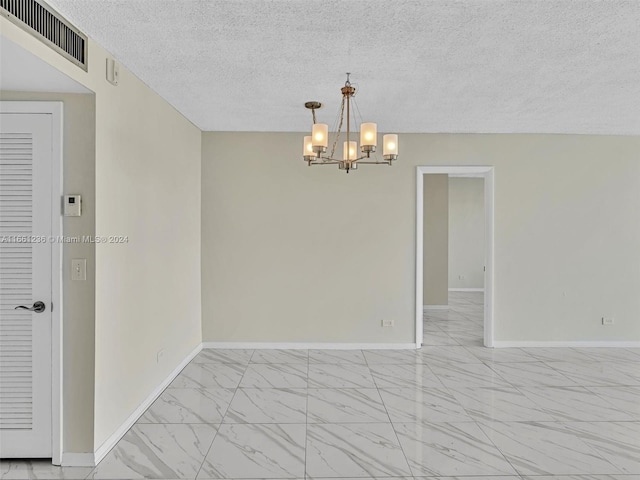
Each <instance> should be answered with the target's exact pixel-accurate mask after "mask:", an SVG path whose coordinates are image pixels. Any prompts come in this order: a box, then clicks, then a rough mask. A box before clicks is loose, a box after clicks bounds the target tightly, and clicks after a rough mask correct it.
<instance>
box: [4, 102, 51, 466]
mask: <svg viewBox="0 0 640 480" xmlns="http://www.w3.org/2000/svg"><path fill="white" fill-rule="evenodd" d="M0 113H15V114H30V113H32V114H45V115H51V162H52V165H51V236H52V237H54V238H56V239H59V238H61V237H62V232H63V229H62V220H63V218H62V198H63V197H62V195H63V165H62V158H63V114H64V107H63V103H62V102H43V101H0ZM50 244H51V302H52V307H51V322H52V323H51V455H52V457H51V463H53V464H54V465H60V464H61V463H62V448H63V428H62V421H63V416H62V413H63V403H62V402H63V387H62V372H63V369H62V367H63V363H62V362H63V355H62V352H63V350H62V348H63V345H62V329H63V325H62V320H63V304H62V298H63V297H62V288H63V284H62V271H63V270H62V247H63V243H62V242H58V241H53V242H50Z"/></svg>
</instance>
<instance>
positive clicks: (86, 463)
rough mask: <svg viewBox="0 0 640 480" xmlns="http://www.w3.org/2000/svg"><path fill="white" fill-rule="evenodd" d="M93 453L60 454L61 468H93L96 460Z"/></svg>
mask: <svg viewBox="0 0 640 480" xmlns="http://www.w3.org/2000/svg"><path fill="white" fill-rule="evenodd" d="M95 458H96V457H95V455H94V454H93V453H70V452H63V453H62V466H63V467H95V466H96V460H95Z"/></svg>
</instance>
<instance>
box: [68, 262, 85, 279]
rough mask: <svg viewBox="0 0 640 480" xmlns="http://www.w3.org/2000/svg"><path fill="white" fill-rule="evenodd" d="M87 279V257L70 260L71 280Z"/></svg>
mask: <svg viewBox="0 0 640 480" xmlns="http://www.w3.org/2000/svg"><path fill="white" fill-rule="evenodd" d="M86 279H87V259H86V258H74V259H73V260H71V280H79V281H84V280H86Z"/></svg>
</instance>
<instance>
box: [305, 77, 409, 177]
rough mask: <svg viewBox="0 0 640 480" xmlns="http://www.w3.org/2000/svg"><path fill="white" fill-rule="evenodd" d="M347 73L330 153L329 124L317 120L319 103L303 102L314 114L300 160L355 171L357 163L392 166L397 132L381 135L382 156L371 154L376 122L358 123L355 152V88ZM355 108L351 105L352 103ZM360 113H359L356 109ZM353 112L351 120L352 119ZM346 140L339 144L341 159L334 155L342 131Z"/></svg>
mask: <svg viewBox="0 0 640 480" xmlns="http://www.w3.org/2000/svg"><path fill="white" fill-rule="evenodd" d="M350 75H351V74H350V73H347V81H346V82H345V83H344V87H342V88H341V89H340V91H341V92H342V102H341V104H340V111H339V112H338V120H337V127H336V129H335V132H336V133H335V134H334V135H335V137H334V141H333V144H332V147H331V152H330V153H329V154H328V155H326V153H327V147H328V146H329V126H328V125H327V124H326V123H316V109H318V108H320V107H321V106H322V104H321V103H320V102H307V103H305V104H304V106H305V107H306V108H308V109H309V110H311V114H312V116H313V128H312V130H311V135H309V136H305V137H304V144H303V159H304V161H305V162H307V164H308V165H309V166H311V165H338V168H339V169H340V170H346V172H347V173H349V171H350V170H356V169H357V168H358V165H359V164H368V165H392V163H393V161H394V160H397V159H398V135H395V134H386V135H384V136H383V137H382V158H379V156H378V157H376V156H375V155H373V156H372V154H374V153H375V151H376V146H377V144H378V126H377V125H376V124H375V123H360V154H358V142H357V141H356V140H355V138H357V135H358V132H352V131H351V125H352V123H351V122H352V120H353V124H354V125H355V123H356V122H355V112H356V111H357V110H358V106H357V104H356V102H355V98H354V97H355V94H356V88H355V87H354V86H353V85H351V82H350V81H349V76H350ZM352 103H353V106H355V109H352V108H351V104H352ZM358 114H359V112H358ZM352 115H353V119H352ZM345 119H346V124H347V125H346V131H345V132H343V131H342V127H343V124H344V121H345ZM343 133H344V134H345V137H344V138H345V139H344V141H343V144H342V158H341V159H339V158H336V157H335V153H336V151H335V150H336V145H338V142H339V141H340V137H341V135H342V134H343Z"/></svg>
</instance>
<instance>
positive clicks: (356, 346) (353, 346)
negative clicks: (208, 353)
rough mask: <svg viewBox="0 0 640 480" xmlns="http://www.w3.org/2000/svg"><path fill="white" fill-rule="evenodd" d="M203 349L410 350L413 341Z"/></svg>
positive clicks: (212, 345)
mask: <svg viewBox="0 0 640 480" xmlns="http://www.w3.org/2000/svg"><path fill="white" fill-rule="evenodd" d="M202 348H203V349H207V348H225V349H248V350H253V349H255V350H273V349H281V350H410V349H414V350H415V348H416V346H415V344H414V343H306V342H300V343H296V342H291V343H269V342H204V343H203V344H202Z"/></svg>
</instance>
